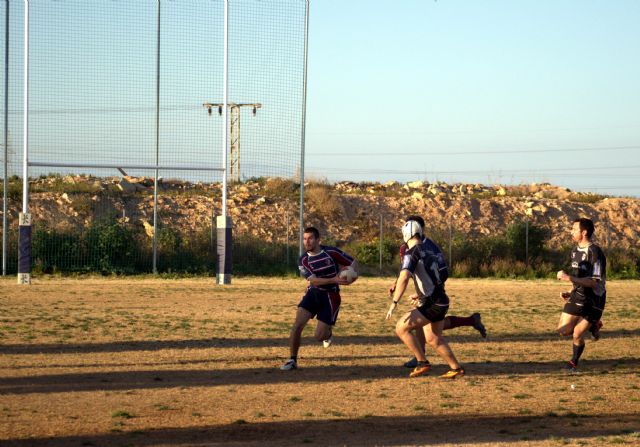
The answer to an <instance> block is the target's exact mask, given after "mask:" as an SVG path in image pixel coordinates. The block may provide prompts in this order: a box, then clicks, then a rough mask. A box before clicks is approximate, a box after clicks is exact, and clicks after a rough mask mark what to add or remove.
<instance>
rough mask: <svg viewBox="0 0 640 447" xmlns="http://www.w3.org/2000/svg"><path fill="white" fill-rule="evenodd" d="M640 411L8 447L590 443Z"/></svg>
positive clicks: (418, 419) (154, 434) (275, 428)
mask: <svg viewBox="0 0 640 447" xmlns="http://www.w3.org/2000/svg"><path fill="white" fill-rule="evenodd" d="M637 423H638V416H637V414H628V413H622V414H599V415H598V416H594V417H588V416H579V415H576V414H569V415H566V416H562V415H555V414H554V415H553V416H549V415H546V416H511V417H505V416H499V415H496V416H494V415H484V416H478V415H468V414H461V415H454V416H437V415H436V416H434V415H425V416H416V415H410V416H394V417H384V416H375V415H370V414H365V415H362V416H360V417H356V418H350V419H347V418H344V419H330V420H294V421H283V422H259V423H249V422H246V421H243V420H239V421H237V422H235V423H231V424H226V425H222V424H221V425H206V426H197V427H189V428H165V429H162V428H161V429H153V430H144V431H141V430H136V431H122V432H111V433H104V434H97V435H75V436H61V437H46V438H45V437H42V438H29V439H22V440H20V439H9V440H5V441H3V443H2V445H3V446H5V447H44V446H47V447H68V446H80V445H94V446H102V445H136V446H141V447H144V446H154V445H164V446H172V445H175V446H182V445H199V446H220V445H243V446H256V447H257V446H276V445H277V446H292V445H301V444H313V445H388V446H398V445H440V444H448V445H451V444H453V445H458V444H474V445H476V444H485V443H499V444H509V443H514V442H522V441H523V440H527V441H544V440H551V439H575V440H576V441H578V442H579V443H580V441H581V440H587V442H591V441H595V439H597V438H599V437H602V436H613V435H616V436H617V435H624V434H630V433H632V432H634V431H636V430H637Z"/></svg>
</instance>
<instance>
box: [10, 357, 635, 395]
mask: <svg viewBox="0 0 640 447" xmlns="http://www.w3.org/2000/svg"><path fill="white" fill-rule="evenodd" d="M301 363H302V362H301ZM583 364H584V365H581V366H583V370H584V371H585V372H584V373H583V374H601V373H603V372H605V371H606V372H607V373H609V372H611V373H616V374H632V373H633V374H634V373H635V371H637V370H638V368H639V367H640V359H638V358H621V359H608V360H585V361H583ZM564 365H565V362H560V361H557V362H482V363H466V364H465V368H466V371H467V378H473V377H489V376H507V375H509V376H512V375H528V376H530V375H534V374H541V375H552V374H555V375H559V374H564V372H563V371H562V367H563V366H564ZM446 370H447V368H446V367H445V366H444V365H434V368H433V371H432V372H431V374H430V376H428V377H425V380H437V379H436V377H437V375H438V374H442V373H444V372H445V371H446ZM407 374H408V370H407V368H404V367H402V366H401V365H397V366H396V365H386V364H385V365H380V364H376V365H354V364H353V362H352V361H349V362H348V364H343V363H342V364H341V362H340V361H335V360H332V359H331V358H328V359H327V362H326V363H325V364H323V365H321V366H312V367H304V364H301V367H300V369H298V370H296V371H280V370H279V369H278V365H275V364H274V365H269V366H268V367H263V368H229V369H215V370H188V369H175V370H127V371H106V372H92V373H67V374H46V375H30V376H23V377H4V378H2V381H1V382H0V395H3V394H29V393H65V392H79V391H118V390H135V389H160V388H177V387H181V388H191V387H216V386H228V385H265V384H281V383H287V384H291V383H305V382H341V381H357V380H378V379H388V378H401V377H406V376H407Z"/></svg>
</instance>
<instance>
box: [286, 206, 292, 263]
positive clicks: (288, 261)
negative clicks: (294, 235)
mask: <svg viewBox="0 0 640 447" xmlns="http://www.w3.org/2000/svg"><path fill="white" fill-rule="evenodd" d="M289 219H290V216H289V208H288V207H287V264H286V270H289V266H290V265H291V262H290V259H289Z"/></svg>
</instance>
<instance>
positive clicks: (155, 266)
mask: <svg viewBox="0 0 640 447" xmlns="http://www.w3.org/2000/svg"><path fill="white" fill-rule="evenodd" d="M159 165H160V0H158V26H157V36H156V169H155V173H154V177H153V273H154V274H156V273H158V166H159Z"/></svg>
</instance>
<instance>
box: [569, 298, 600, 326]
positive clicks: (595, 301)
mask: <svg viewBox="0 0 640 447" xmlns="http://www.w3.org/2000/svg"><path fill="white" fill-rule="evenodd" d="M606 302H607V294H606V293H605V294H603V295H602V296H597V295H594V296H592V297H590V298H589V299H588V301H587V300H582V301H577V300H574V295H573V294H572V295H571V297H570V298H569V301H567V303H566V304H565V305H564V309H562V311H563V312H564V313H567V314H569V315H575V316H577V317H582V318H584V319H585V320H589V321H590V322H592V323H595V322H597V321H598V320H600V318H601V317H602V312H603V311H604V306H605V304H606Z"/></svg>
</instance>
